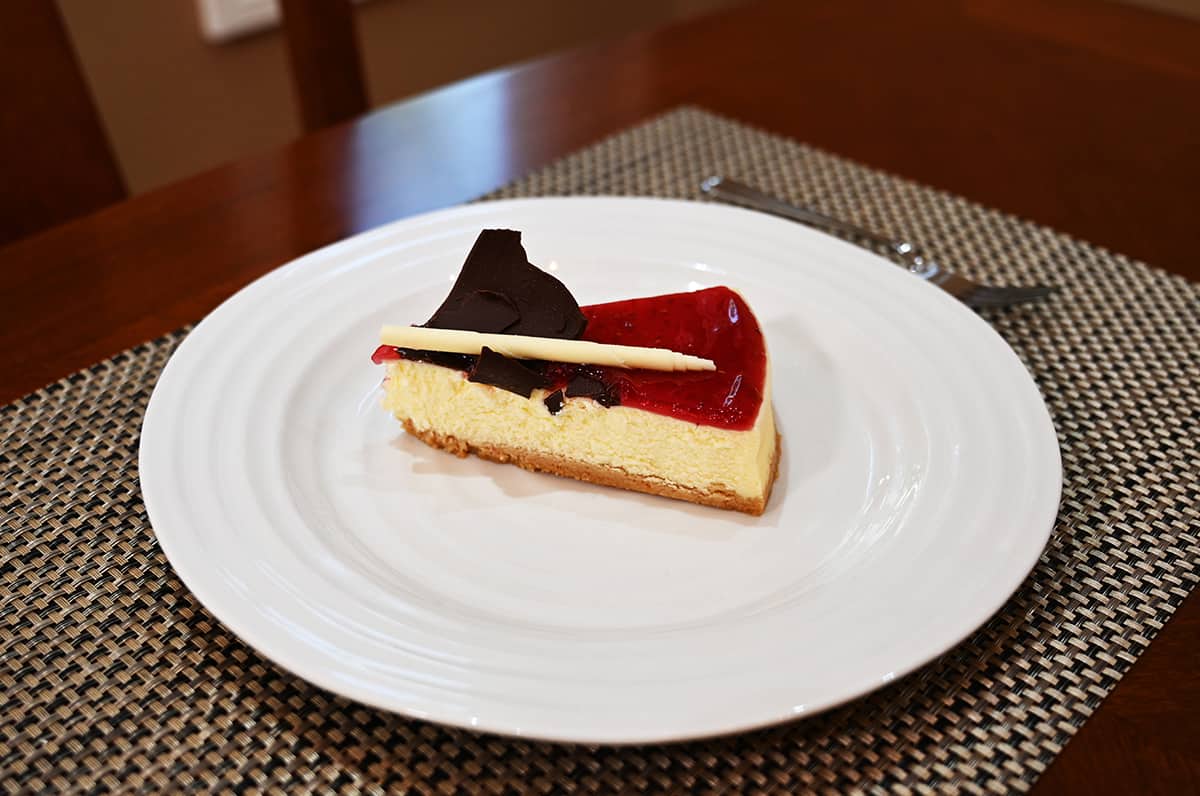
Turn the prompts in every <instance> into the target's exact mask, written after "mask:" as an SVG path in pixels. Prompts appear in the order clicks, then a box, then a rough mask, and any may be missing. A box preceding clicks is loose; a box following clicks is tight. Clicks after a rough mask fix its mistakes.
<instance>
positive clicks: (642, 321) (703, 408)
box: [581, 287, 767, 430]
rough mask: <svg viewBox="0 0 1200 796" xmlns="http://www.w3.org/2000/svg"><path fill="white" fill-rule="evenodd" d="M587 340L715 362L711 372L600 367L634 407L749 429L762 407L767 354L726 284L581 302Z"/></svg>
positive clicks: (743, 304)
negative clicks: (605, 301) (606, 301)
mask: <svg viewBox="0 0 1200 796" xmlns="http://www.w3.org/2000/svg"><path fill="white" fill-rule="evenodd" d="M581 309H582V310H583V314H584V315H586V316H587V319H588V325H587V329H586V330H585V331H584V333H583V339H585V340H593V341H595V342H598V343H615V344H618V345H637V346H650V347H653V348H669V349H671V350H672V351H679V352H682V353H684V354H693V355H695V356H698V357H704V358H705V359H711V360H712V361H713V362H714V363H715V364H716V366H717V369H716V370H715V371H712V372H687V373H666V372H662V371H654V370H626V369H623V368H596V370H598V371H600V372H601V373H602V374H603V375H602V376H601V380H602V381H604V382H606V383H608V384H612V385H614V386H615V387H616V390H617V395H618V396H619V397H620V400H621V405H622V406H632V407H636V408H638V409H645V410H646V411H648V412H655V413H657V414H661V415H670V416H671V417H677V418H679V419H680V420H690V421H692V422H693V423H700V424H702V425H706V426H718V427H720V428H729V429H736V430H746V429H749V428H751V427H752V426H753V425H754V420H755V418H756V417H757V416H758V409H759V407H760V406H761V405H762V400H763V387H764V381H765V380H766V376H767V351H766V347H765V345H764V344H763V336H762V331H761V330H760V329H759V328H758V321H757V320H756V319H755V318H754V313H752V312H751V311H750V308H749V307H748V306H746V302H745V301H743V300H742V297H741V296H739V295H738V294H737V293H735V292H733V291H732V290H730V289H729V288H727V287H713V288H709V289H707V290H698V291H696V292H694V293H672V294H670V295H666V296H651V297H649V298H640V299H629V300H626V301H614V302H612V303H611V304H594V305H592V306H590V307H582V308H581Z"/></svg>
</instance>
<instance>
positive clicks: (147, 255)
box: [0, 0, 1200, 793]
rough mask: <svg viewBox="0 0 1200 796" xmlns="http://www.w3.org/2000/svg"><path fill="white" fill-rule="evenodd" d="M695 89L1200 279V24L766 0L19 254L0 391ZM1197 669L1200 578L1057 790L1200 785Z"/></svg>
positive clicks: (437, 107)
mask: <svg viewBox="0 0 1200 796" xmlns="http://www.w3.org/2000/svg"><path fill="white" fill-rule="evenodd" d="M681 103H692V104H697V105H700V106H703V107H706V108H709V109H711V110H714V111H717V112H720V113H723V114H727V115H730V116H733V117H735V118H738V119H740V120H743V121H746V122H749V123H752V124H755V125H758V126H761V127H764V128H767V129H769V130H771V131H774V132H778V133H782V134H785V135H789V136H793V137H795V138H798V139H800V140H803V141H806V142H808V143H810V144H814V145H816V146H819V147H822V148H825V149H827V150H830V151H832V152H835V153H837V154H841V155H845V156H848V157H851V158H855V159H858V160H860V161H863V162H865V163H868V164H870V165H872V166H877V167H881V168H884V169H888V170H890V171H893V172H896V173H899V174H901V175H904V176H907V177H911V178H914V179H917V180H920V181H922V182H925V183H929V184H932V185H935V186H937V187H939V188H943V189H946V190H949V191H952V192H955V193H959V194H962V195H964V196H966V197H968V198H971V199H974V200H977V201H980V202H983V203H985V204H988V205H991V206H993V207H996V208H999V209H1001V210H1004V211H1008V212H1011V213H1015V214H1018V215H1020V216H1022V217H1025V218H1028V219H1031V220H1033V221H1036V222H1039V223H1043V224H1047V225H1049V226H1052V227H1055V228H1057V229H1059V230H1061V231H1064V232H1067V233H1069V234H1072V235H1075V236H1077V237H1080V238H1084V239H1087V240H1090V241H1092V242H1094V243H1097V244H1100V245H1103V246H1105V247H1109V248H1111V249H1115V250H1117V251H1120V252H1122V253H1125V254H1128V255H1130V256H1132V257H1134V258H1137V259H1141V260H1145V261H1147V262H1149V263H1151V264H1152V265H1155V266H1158V267H1162V268H1166V269H1168V270H1171V271H1174V272H1176V273H1180V274H1184V275H1187V276H1189V277H1190V278H1192V279H1198V278H1200V222H1198V220H1197V211H1196V196H1197V194H1198V191H1200V146H1198V145H1197V142H1200V25H1197V24H1196V23H1194V22H1189V21H1186V20H1183V19H1177V18H1172V17H1167V16H1160V15H1157V14H1154V13H1151V12H1148V11H1143V10H1139V9H1134V8H1131V7H1126V6H1120V5H1116V4H1108V3H1103V2H1098V1H1095V2H1083V0H1080V1H1079V2H1071V1H1070V0H1042V2H1035V1H1034V0H1013V1H1012V2H1004V1H1003V0H961V1H959V2H952V1H951V0H922V2H913V3H903V4H901V3H895V4H893V3H887V4H885V3H873V2H869V1H868V0H847V1H846V2H833V1H832V0H829V1H828V2H824V1H817V0H813V1H812V2H805V3H797V2H791V0H765V1H764V2H756V3H750V4H747V5H744V6H739V7H735V8H733V9H731V10H728V11H725V12H722V13H719V14H717V15H714V16H709V17H704V18H701V19H698V20H693V21H690V22H686V23H683V24H679V25H675V26H672V27H668V28H664V29H661V30H656V31H651V32H646V33H640V34H637V35H633V36H629V37H626V38H623V39H619V40H616V41H611V42H605V43H601V44H598V45H595V46H593V47H590V48H588V49H585V50H580V51H573V52H568V53H563V54H559V55H555V56H552V57H549V58H546V59H543V60H540V61H536V62H533V63H528V64H524V65H520V66H517V67H513V68H510V69H506V70H503V71H499V72H494V73H489V74H485V75H482V76H480V77H477V78H474V79H471V80H468V81H465V82H462V83H458V84H455V85H452V86H449V87H446V88H444V89H442V90H439V91H436V92H434V93H431V94H427V95H423V96H421V97H418V98H416V99H413V100H410V101H408V102H405V103H402V104H399V105H395V106H391V107H388V108H385V109H383V110H380V111H377V112H375V113H372V114H369V115H367V116H365V117H361V118H358V119H356V120H354V121H351V122H348V123H346V124H343V125H340V126H336V127H331V128H327V129H324V130H321V131H319V132H317V133H314V134H311V135H309V136H307V137H304V138H302V139H300V140H298V141H296V142H294V143H292V144H289V145H288V146H285V147H281V148H278V149H276V150H273V151H269V152H266V153H263V154H261V155H259V156H257V157H254V158H250V159H247V160H243V161H240V162H237V163H232V164H230V165H227V166H224V167H221V168H218V169H216V170H214V171H210V172H207V173H205V174H201V175H198V176H196V177H193V178H191V179H188V180H186V181H183V182H180V183H177V184H175V185H172V186H170V187H167V188H165V189H162V190H158V191H155V192H153V193H149V194H145V195H141V196H138V197H135V198H133V199H131V200H128V201H125V202H123V203H120V204H116V205H113V206H111V207H109V208H107V209H105V210H102V211H100V212H98V213H96V214H94V215H91V216H87V217H85V218H83V219H80V220H78V221H75V222H71V223H68V224H66V225H63V226H60V227H57V228H54V229H52V230H49V231H47V232H44V233H42V234H39V235H37V236H35V237H32V238H28V239H26V240H23V241H19V242H17V243H14V244H10V245H9V246H7V247H6V248H3V249H0V282H2V284H3V285H4V288H3V291H2V298H0V303H2V306H0V401H9V400H12V399H14V398H16V397H18V396H20V395H21V394H23V393H25V392H27V391H29V390H32V389H35V388H37V387H39V386H41V385H43V384H46V383H48V382H50V381H52V380H54V379H56V378H59V377H61V376H63V375H65V374H67V373H69V372H71V371H73V370H75V369H78V368H80V367H83V366H86V365H88V364H90V363H92V362H95V361H97V360H99V359H102V358H104V357H107V356H110V355H112V354H114V353H116V352H118V351H120V350H122V349H124V348H127V347H129V346H131V345H134V344H136V343H139V342H141V341H143V340H146V339H148V338H151V337H154V336H156V335H158V334H161V333H164V332H167V331H170V330H172V329H175V328H177V327H179V326H180V325H182V324H184V323H187V322H191V321H195V320H197V319H199V318H201V317H202V316H203V315H204V314H205V313H206V312H208V311H209V310H211V309H212V308H214V307H215V306H216V305H217V304H218V303H220V302H221V301H222V300H223V299H224V298H226V297H227V296H229V295H230V294H231V293H233V292H234V291H235V290H237V289H238V288H239V287H241V286H242V285H244V284H246V283H247V282H248V281H250V280H251V279H253V278H254V277H256V276H259V275H260V274H263V273H265V272H266V271H268V270H270V269H271V268H274V267H276V266H278V265H280V264H282V263H284V262H286V261H288V260H289V259H291V258H293V257H296V256H297V255H300V254H303V253H305V252H307V251H310V250H312V249H314V248H316V247H318V246H321V245H323V244H326V243H329V242H331V241H335V240H338V239H340V238H343V237H345V236H347V235H350V234H353V233H355V232H358V231H361V230H364V229H367V228H369V227H372V226H376V225H378V224H381V223H384V222H387V221H390V220H393V219H396V218H400V217H403V216H406V215H410V214H412V213H416V212H420V211H424V210H430V209H434V208H438V207H444V206H447V205H451V204H455V203H458V202H462V201H465V200H468V199H470V198H472V197H475V196H477V195H479V194H482V193H484V192H486V191H488V190H491V189H493V188H495V187H497V186H499V185H501V184H503V183H504V182H506V181H508V180H510V179H513V178H515V177H518V176H520V175H521V174H523V173H524V172H526V171H528V170H530V169H532V168H534V167H537V166H539V165H542V164H544V163H546V162H548V161H549V160H551V159H553V158H557V157H560V156H563V155H566V154H568V153H570V152H571V151H572V150H574V149H577V148H578V147H581V146H583V145H585V144H588V143H590V142H592V141H595V140H597V139H599V138H601V137H603V136H605V135H608V134H610V133H613V132H616V131H618V130H620V129H621V128H624V127H627V126H629V125H632V124H635V123H637V122H638V121H641V120H643V119H645V118H646V117H648V116H650V115H653V114H655V113H658V112H661V111H664V110H667V109H669V108H671V107H673V106H676V105H678V104H681ZM1198 670H1200V602H1198V601H1197V598H1196V596H1195V595H1193V596H1192V597H1191V598H1190V599H1189V600H1187V601H1186V602H1185V603H1184V605H1183V606H1182V608H1181V609H1180V610H1179V612H1178V613H1177V614H1176V615H1175V617H1174V618H1173V619H1172V620H1171V621H1170V622H1169V623H1168V624H1167V626H1166V628H1165V629H1164V630H1163V632H1162V633H1161V634H1160V636H1159V638H1158V639H1157V640H1156V641H1155V642H1154V643H1153V645H1152V646H1151V647H1150V648H1149V650H1148V652H1147V653H1146V654H1145V655H1144V656H1143V657H1142V658H1141V659H1140V660H1139V661H1138V662H1137V664H1136V665H1135V666H1134V667H1133V669H1132V671H1131V672H1130V673H1129V675H1128V676H1126V678H1125V679H1124V680H1123V681H1122V682H1121V684H1120V685H1119V686H1118V687H1117V688H1116V690H1115V691H1114V692H1113V693H1112V694H1111V695H1110V696H1109V697H1108V699H1106V700H1105V702H1104V703H1103V704H1102V705H1101V707H1100V708H1099V710H1098V711H1097V713H1096V715H1095V716H1094V717H1093V718H1092V719H1091V720H1090V721H1089V722H1088V723H1087V724H1086V725H1085V726H1084V728H1083V729H1082V731H1081V732H1080V733H1079V734H1078V735H1077V736H1076V737H1075V739H1074V740H1072V741H1071V743H1070V744H1069V745H1068V746H1067V748H1066V750H1065V751H1064V752H1063V754H1062V755H1061V756H1060V757H1059V758H1058V759H1057V760H1056V761H1055V762H1054V763H1053V765H1052V766H1051V767H1050V769H1049V770H1048V772H1047V773H1046V774H1045V775H1044V776H1043V778H1042V779H1041V781H1040V782H1039V784H1038V787H1037V791H1038V792H1043V793H1060V792H1071V793H1076V792H1078V793H1097V792H1112V793H1148V792H1149V793H1153V792H1160V793H1185V792H1200V755H1198V754H1197V749H1198V747H1197V741H1196V739H1197V738H1200V678H1198V676H1197V671H1198Z"/></svg>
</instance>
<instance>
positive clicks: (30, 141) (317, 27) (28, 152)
mask: <svg viewBox="0 0 1200 796" xmlns="http://www.w3.org/2000/svg"><path fill="white" fill-rule="evenodd" d="M282 9H283V17H284V26H283V28H284V36H285V40H286V42H287V50H288V57H289V62H290V67H291V72H292V83H293V86H294V88H295V92H296V97H297V100H298V104H299V106H300V113H301V117H302V122H303V125H304V128H305V130H306V131H311V130H315V129H318V128H321V127H325V126H328V125H331V124H337V123H339V122H343V121H346V120H348V119H351V118H353V117H355V116H358V115H359V114H361V113H363V112H365V111H366V110H367V94H366V88H365V83H364V81H363V69H362V61H361V57H360V55H359V48H358V41H357V37H356V35H355V30H354V15H353V8H352V7H351V3H350V0H283V2H282ZM127 195H128V190H127V188H126V186H125V182H124V179H123V178H122V176H121V170H120V167H119V165H118V163H117V160H116V157H115V155H114V153H113V149H112V146H111V145H110V143H109V141H108V137H107V135H106V134H105V131H104V127H103V125H102V123H101V121H100V115H99V113H98V112H97V110H96V105H95V103H94V101H93V100H92V96H91V93H90V91H89V89H88V85H87V82H86V80H85V79H84V76H83V70H82V68H81V66H80V62H79V58H78V56H77V54H76V53H75V49H74V47H73V46H72V44H71V40H70V37H69V35H68V33H67V29H66V26H65V24H64V23H63V20H62V17H61V16H60V14H59V11H58V5H57V3H55V2H53V0H2V2H0V246H2V245H4V244H6V243H9V242H11V241H14V240H17V239H19V238H23V237H25V236H27V235H32V234H34V233H36V232H38V231H40V230H43V229H47V228H49V227H52V226H55V225H57V224H61V223H63V222H65V221H69V220H70V219H72V218H75V217H77V216H81V215H85V214H87V213H91V212H94V211H96V210H99V209H100V208H102V207H104V206H106V205H108V204H112V203H113V202H118V201H120V200H122V199H124V198H125V197H126V196H127Z"/></svg>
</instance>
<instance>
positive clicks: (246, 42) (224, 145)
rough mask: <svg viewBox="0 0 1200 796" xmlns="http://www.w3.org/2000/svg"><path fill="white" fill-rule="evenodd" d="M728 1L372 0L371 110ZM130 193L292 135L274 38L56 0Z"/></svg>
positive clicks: (130, 5) (159, 11) (149, 8)
mask: <svg viewBox="0 0 1200 796" xmlns="http://www.w3.org/2000/svg"><path fill="white" fill-rule="evenodd" d="M732 1H733V0H604V2H582V0H505V1H504V2H498V1H496V0H371V2H368V3H364V4H363V5H361V6H359V8H358V12H357V13H358V28H359V35H360V41H361V43H362V48H363V58H364V61H365V65H366V72H367V81H368V85H369V89H370V94H371V100H372V103H373V104H375V105H380V104H387V103H389V102H393V101H395V100H397V99H401V98H403V97H406V96H411V95H413V94H416V93H419V92H421V91H425V90H428V89H430V88H433V87H435V86H438V85H442V84H444V83H448V82H451V81H454V80H458V79H461V78H464V77H467V76H469V75H472V74H476V73H478V72H482V71H486V70H488V69H492V68H495V67H498V66H502V65H505V64H509V63H513V62H515V61H520V60H525V59H528V58H532V57H535V56H537V55H541V54H544V53H547V52H550V51H553V50H558V49H563V48H567V47H573V46H576V45H579V44H582V43H584V42H587V41H589V40H593V39H598V38H602V37H607V36H613V35H617V34H620V33H622V32H626V31H631V30H635V29H639V28H645V27H651V26H654V25H659V24H663V23H665V22H667V21H669V20H671V19H675V18H680V17H683V16H687V15H689V14H695V13H701V12H703V11H706V10H710V9H712V8H716V7H719V6H722V5H726V4H728V3H730V2H732ZM57 2H58V4H59V7H60V9H61V10H62V12H63V18H64V19H65V20H66V23H67V28H68V30H69V31H70V34H71V38H72V41H73V42H74V44H75V48H76V50H77V51H78V53H79V56H80V60H81V61H82V63H83V67H84V71H85V72H86V73H87V78H88V82H89V84H90V86H91V88H92V93H93V95H94V96H95V98H96V103H97V105H98V106H99V110H100V115H101V117H102V119H103V121H104V124H105V127H106V128H107V130H108V134H109V137H110V139H111V141H112V144H113V147H114V149H115V150H116V154H117V158H118V160H119V161H120V164H121V168H122V170H123V172H124V174H125V178H126V181H127V183H128V185H129V188H130V190H131V191H132V192H134V193H137V192H140V191H144V190H147V189H149V188H153V187H155V186H158V185H161V184H163V183H167V182H171V181H172V180H176V179H178V178H180V177H183V176H186V175H188V174H191V173H194V172H196V171H199V170H202V169H205V168H208V167H210V166H214V165H216V164H218V163H221V162H224V161H226V160H230V159H233V158H236V157H239V156H242V155H245V154H249V153H252V152H254V151H256V150H261V149H264V148H267V147H270V146H272V145H275V144H278V143H280V142H283V141H286V140H287V139H289V138H291V137H294V136H296V135H298V134H299V132H300V128H299V123H298V117H297V113H296V107H295V103H294V101H293V98H292V93H291V84H290V82H289V76H288V72H287V65H286V56H285V53H284V50H283V42H282V39H281V37H280V35H279V34H278V32H276V31H272V32H268V33H263V34H259V35H256V36H251V37H249V38H246V39H242V40H238V41H233V42H229V43H226V44H209V43H208V42H206V41H205V40H204V39H203V38H202V37H201V35H200V30H199V25H198V24H197V21H196V11H195V4H194V2H193V0H117V1H116V2H107V1H106V2H97V0H57Z"/></svg>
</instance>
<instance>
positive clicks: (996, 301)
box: [700, 177, 1055, 307]
mask: <svg viewBox="0 0 1200 796" xmlns="http://www.w3.org/2000/svg"><path fill="white" fill-rule="evenodd" d="M700 189H701V190H702V191H704V192H705V193H706V194H709V195H711V196H713V197H715V198H717V199H721V200H723V201H726V202H732V203H734V204H739V205H744V206H745V207H750V208H753V209H755V210H761V211H763V212H765V213H771V214H773V215H777V216H783V217H784V218H790V219H792V220H793V221H800V222H802V223H805V224H810V225H812V226H814V227H820V228H821V229H825V230H829V231H831V232H837V233H841V234H842V235H847V236H849V237H852V238H858V239H860V240H864V241H867V242H869V243H872V244H874V245H876V246H880V247H883V248H886V249H888V250H889V251H891V252H892V253H893V254H895V255H896V256H898V257H900V258H901V259H902V260H903V261H904V264H902V265H901V266H900V267H901V268H907V269H908V271H909V273H912V274H914V275H915V276H918V277H920V278H921V279H924V280H925V281H927V282H930V283H932V284H935V285H937V286H938V287H940V288H941V289H942V290H945V291H946V292H947V293H949V294H950V295H952V296H954V297H955V298H956V299H958V300H959V301H961V302H963V303H964V304H966V305H967V306H968V307H1002V306H1007V305H1009V304H1021V303H1023V302H1026V301H1035V300H1037V299H1040V298H1042V297H1043V296H1047V295H1049V294H1050V293H1052V292H1054V290H1055V288H1053V287H1047V286H1045V285H1035V286H1031V287H995V286H992V285H981V284H979V283H978V282H974V281H972V280H970V279H967V278H966V277H964V276H958V275H957V274H952V273H950V272H949V271H947V270H946V269H945V268H942V267H941V266H940V265H938V264H937V263H935V262H934V261H933V260H931V259H929V258H928V257H926V256H925V255H924V254H922V253H921V251H920V249H918V248H917V247H916V246H915V245H914V244H913V243H912V242H910V241H907V240H904V239H903V238H892V237H890V236H888V235H881V234H879V233H878V232H872V231H871V230H869V229H863V228H862V227H860V226H858V225H856V224H851V223H849V222H847V221H842V220H840V219H837V218H833V217H831V216H827V215H825V214H824V213H819V212H817V211H816V210H813V209H812V208H808V207H800V206H797V205H793V204H789V203H787V202H784V201H782V200H780V199H776V198H775V197H773V196H768V195H767V194H765V193H763V192H762V191H760V190H758V189H757V188H751V187H750V186H749V185H746V184H745V183H741V182H738V181H737V180H731V179H728V178H726V177H709V178H708V179H707V180H705V181H704V182H702V183H700Z"/></svg>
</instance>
